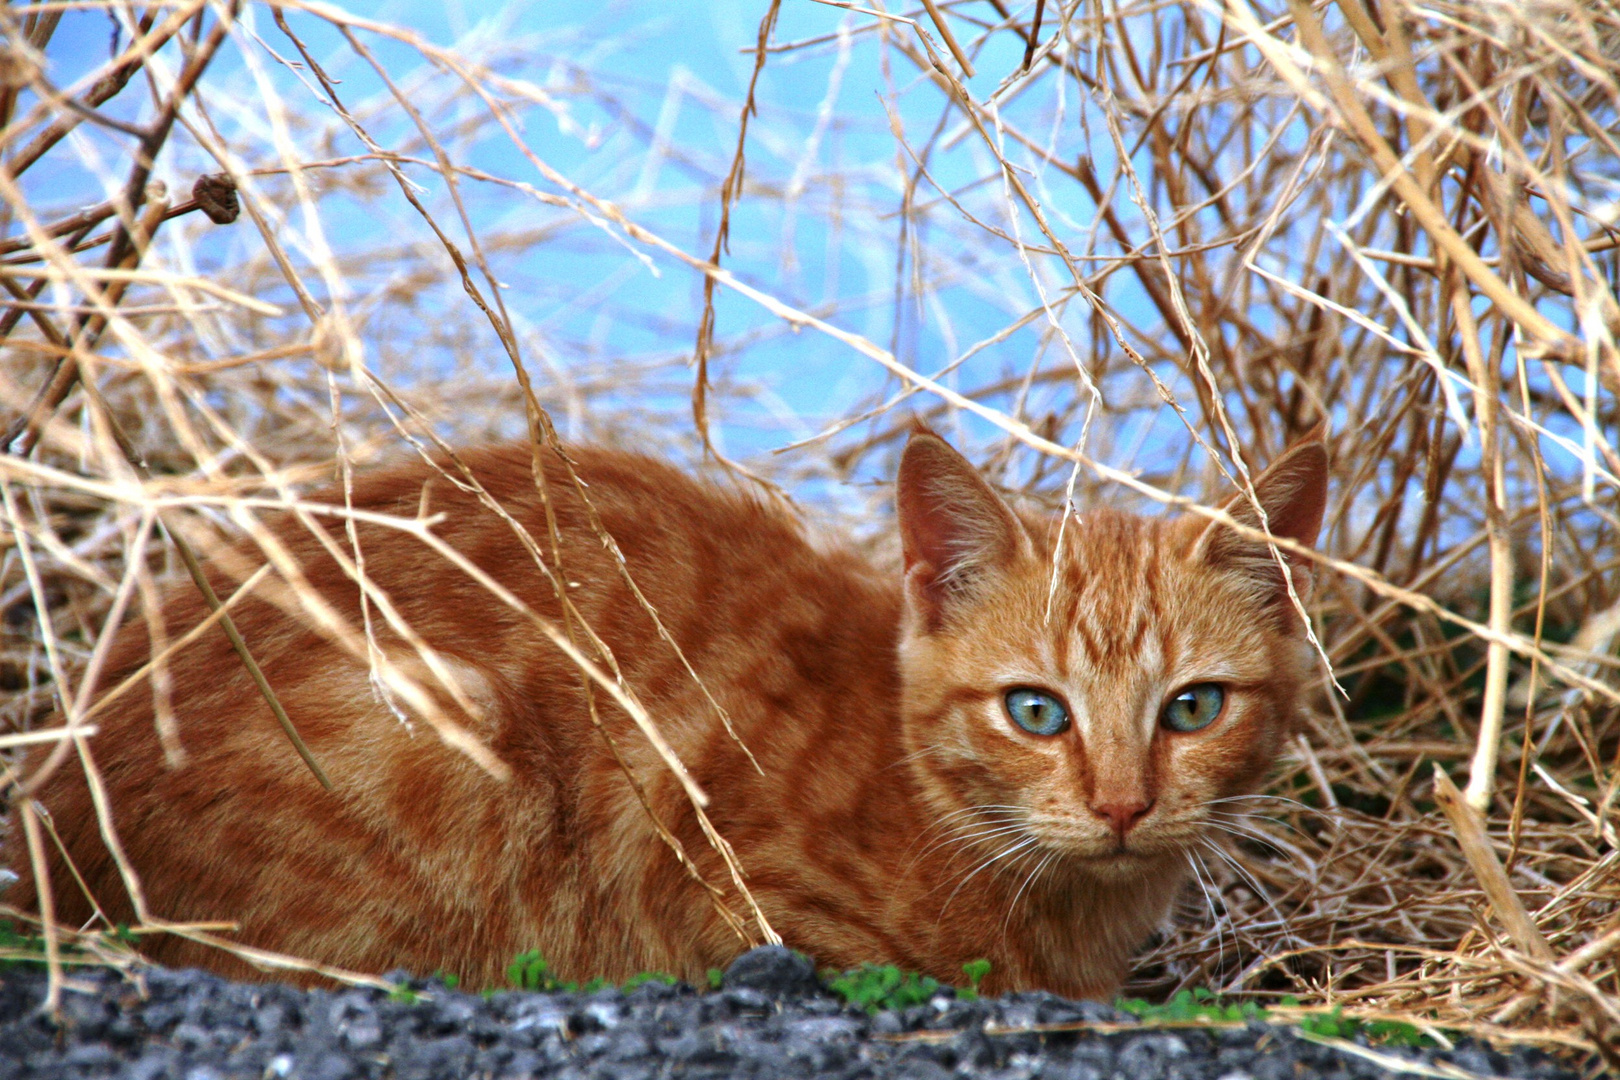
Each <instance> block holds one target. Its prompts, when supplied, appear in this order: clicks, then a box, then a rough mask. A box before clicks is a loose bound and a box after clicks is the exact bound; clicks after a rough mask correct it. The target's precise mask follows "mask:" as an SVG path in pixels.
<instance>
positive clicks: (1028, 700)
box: [1005, 687, 1069, 735]
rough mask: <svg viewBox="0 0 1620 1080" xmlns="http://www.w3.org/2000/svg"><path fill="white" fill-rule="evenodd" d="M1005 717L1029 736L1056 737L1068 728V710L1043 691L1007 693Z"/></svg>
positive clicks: (1018, 690)
mask: <svg viewBox="0 0 1620 1080" xmlns="http://www.w3.org/2000/svg"><path fill="white" fill-rule="evenodd" d="M1005 701H1006V706H1007V715H1008V716H1009V717H1011V718H1012V722H1013V723H1015V724H1017V725H1018V726H1019V727H1021V728H1023V729H1024V730H1025V731H1027V732H1029V733H1030V734H1031V735H1056V734H1058V733H1059V732H1061V731H1063V730H1064V729H1065V728H1067V727H1068V726H1069V710H1068V709H1066V708H1064V706H1063V703H1062V702H1061V701H1059V700H1058V699H1057V698H1056V697H1054V696H1053V695H1051V694H1048V693H1046V692H1045V691H1043V690H1030V689H1027V688H1023V687H1020V688H1019V689H1016V690H1009V691H1007V696H1006V699H1005Z"/></svg>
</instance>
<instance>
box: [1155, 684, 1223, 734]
mask: <svg viewBox="0 0 1620 1080" xmlns="http://www.w3.org/2000/svg"><path fill="white" fill-rule="evenodd" d="M1225 704H1226V691H1225V690H1222V689H1221V688H1220V687H1219V686H1217V685H1215V684H1214V683H1195V684H1194V685H1192V686H1189V687H1186V688H1184V689H1183V690H1181V691H1180V692H1179V693H1177V694H1176V696H1175V697H1173V698H1171V699H1170V700H1169V701H1168V702H1166V703H1165V706H1164V713H1163V715H1162V717H1161V719H1162V720H1163V721H1164V726H1165V727H1167V728H1169V729H1170V730H1171V731H1197V730H1199V729H1200V728H1207V727H1209V725H1211V724H1213V723H1214V722H1215V718H1216V717H1217V716H1219V715H1221V707H1222V706H1224V705H1225Z"/></svg>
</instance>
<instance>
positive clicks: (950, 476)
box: [895, 429, 1031, 629]
mask: <svg viewBox="0 0 1620 1080" xmlns="http://www.w3.org/2000/svg"><path fill="white" fill-rule="evenodd" d="M895 501H896V505H897V509H898V512H899V519H900V547H901V551H902V552H903V554H904V556H905V566H906V593H907V598H908V602H910V603H912V604H914V605H916V606H917V607H918V608H919V609H920V614H922V616H923V617H924V619H925V621H926V623H927V624H928V626H929V627H930V629H935V628H937V627H938V626H939V625H940V623H941V622H942V621H943V620H944V618H945V616H946V614H947V613H948V612H949V610H950V607H951V605H952V604H953V603H955V602H957V601H958V600H960V599H961V598H963V597H966V596H970V595H972V593H973V592H974V590H975V588H976V587H977V586H978V585H979V584H980V583H981V582H983V581H984V580H985V579H986V578H987V577H988V576H990V575H994V574H996V573H999V572H1002V571H1005V570H1007V569H1009V568H1010V567H1011V566H1012V565H1013V564H1014V563H1015V562H1016V561H1018V560H1019V559H1020V558H1023V557H1026V556H1028V555H1029V554H1030V552H1031V545H1030V540H1029V536H1028V534H1027V533H1025V531H1024V526H1023V524H1022V523H1021V522H1020V521H1019V520H1018V517H1017V515H1016V514H1014V513H1013V512H1012V508H1011V507H1009V506H1008V505H1007V504H1006V502H1004V501H1003V500H1002V498H1001V496H1000V495H997V494H996V492H995V489H993V488H992V487H991V486H990V485H989V484H988V483H986V482H985V480H984V477H982V476H980V475H979V472H978V470H977V469H975V468H974V467H973V465H972V464H971V463H970V462H969V461H968V460H967V459H966V458H964V457H963V456H962V455H961V454H959V453H957V452H956V450H955V449H953V448H952V447H951V445H950V444H949V443H947V442H946V441H945V440H944V439H942V438H940V437H939V436H938V435H935V434H934V433H933V432H931V431H927V430H926V429H923V430H918V431H915V432H913V433H912V436H911V439H910V441H909V442H907V443H906V449H905V452H904V453H903V454H902V455H901V456H900V473H899V477H898V479H897V480H896V483H895Z"/></svg>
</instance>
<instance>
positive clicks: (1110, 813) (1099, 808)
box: [1091, 799, 1154, 844]
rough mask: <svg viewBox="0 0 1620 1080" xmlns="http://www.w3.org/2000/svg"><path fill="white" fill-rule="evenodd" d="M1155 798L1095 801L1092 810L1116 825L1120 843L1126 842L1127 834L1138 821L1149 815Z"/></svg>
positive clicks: (1115, 828) (1115, 830) (1115, 829)
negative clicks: (1107, 801)
mask: <svg viewBox="0 0 1620 1080" xmlns="http://www.w3.org/2000/svg"><path fill="white" fill-rule="evenodd" d="M1153 802H1154V800H1152V799H1149V800H1148V801H1147V802H1132V803H1094V804H1092V807H1091V812H1092V813H1093V814H1096V815H1097V816H1098V817H1100V818H1102V819H1104V820H1105V821H1107V822H1108V824H1110V825H1112V826H1113V827H1114V832H1115V833H1117V834H1118V835H1119V841H1120V843H1122V844H1123V843H1124V842H1125V834H1126V833H1128V832H1130V831H1131V829H1132V828H1133V827H1134V826H1135V825H1136V823H1137V822H1138V821H1141V820H1142V819H1143V818H1145V817H1147V812H1148V811H1149V810H1151V809H1153Z"/></svg>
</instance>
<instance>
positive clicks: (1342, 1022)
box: [1114, 987, 1435, 1047]
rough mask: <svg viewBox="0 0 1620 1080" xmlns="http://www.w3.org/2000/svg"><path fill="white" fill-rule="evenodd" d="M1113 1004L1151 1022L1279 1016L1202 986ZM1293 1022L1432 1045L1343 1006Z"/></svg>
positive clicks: (1338, 1033) (1332, 1033) (1292, 1001)
mask: <svg viewBox="0 0 1620 1080" xmlns="http://www.w3.org/2000/svg"><path fill="white" fill-rule="evenodd" d="M1277 1004H1278V1005H1281V1006H1282V1007H1284V1008H1287V1009H1297V1008H1299V999H1298V998H1296V997H1293V996H1292V995H1289V996H1285V997H1283V998H1281V999H1279V1000H1278V1002H1277ZM1114 1007H1115V1008H1116V1009H1119V1010H1120V1011H1121V1012H1128V1013H1130V1014H1131V1015H1132V1016H1136V1017H1139V1018H1140V1019H1142V1020H1146V1021H1148V1022H1150V1023H1152V1022H1157V1023H1169V1024H1197V1023H1217V1024H1219V1023H1228V1024H1232V1023H1236V1024H1241V1023H1246V1022H1247V1021H1250V1020H1266V1021H1271V1022H1276V1021H1277V1019H1278V1018H1273V1017H1271V1016H1270V1015H1268V1013H1267V1012H1266V1010H1265V1009H1264V1008H1262V1007H1261V1006H1259V1005H1257V1004H1255V1003H1254V1002H1252V1001H1244V1002H1231V1001H1222V1000H1221V999H1220V998H1219V997H1218V996H1216V995H1215V994H1214V993H1212V992H1211V991H1209V990H1206V989H1204V988H1203V987H1199V988H1197V989H1196V990H1182V991H1181V992H1179V993H1178V994H1176V996H1175V997H1173V998H1171V999H1170V1000H1169V1001H1167V1002H1164V1003H1163V1004H1154V1003H1152V1002H1148V1001H1143V1000H1142V999H1141V998H1120V999H1119V1000H1118V1001H1116V1002H1114ZM1294 1022H1295V1024H1296V1025H1297V1026H1298V1027H1299V1029H1300V1030H1301V1031H1303V1032H1306V1033H1307V1034H1311V1035H1318V1036H1323V1037H1326V1038H1338V1039H1349V1038H1354V1037H1355V1036H1356V1035H1358V1034H1359V1035H1365V1036H1366V1037H1367V1041H1368V1042H1371V1043H1377V1044H1380V1045H1385V1046H1412V1047H1419V1046H1433V1045H1435V1042H1434V1040H1433V1039H1431V1038H1429V1037H1428V1036H1427V1035H1425V1034H1423V1032H1421V1031H1419V1030H1418V1029H1417V1028H1416V1027H1415V1026H1413V1025H1412V1024H1407V1023H1403V1022H1401V1021H1398V1020H1360V1019H1357V1018H1356V1017H1354V1016H1345V1015H1344V1010H1343V1009H1340V1008H1334V1009H1333V1010H1332V1011H1331V1012H1322V1013H1305V1014H1304V1015H1302V1016H1299V1017H1298V1018H1297V1019H1296V1020H1295V1021H1294Z"/></svg>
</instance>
